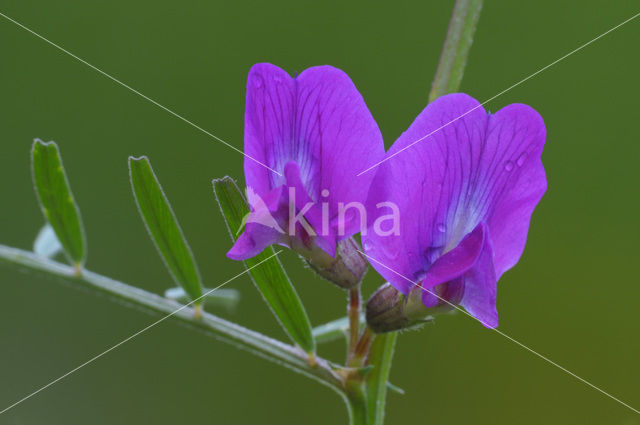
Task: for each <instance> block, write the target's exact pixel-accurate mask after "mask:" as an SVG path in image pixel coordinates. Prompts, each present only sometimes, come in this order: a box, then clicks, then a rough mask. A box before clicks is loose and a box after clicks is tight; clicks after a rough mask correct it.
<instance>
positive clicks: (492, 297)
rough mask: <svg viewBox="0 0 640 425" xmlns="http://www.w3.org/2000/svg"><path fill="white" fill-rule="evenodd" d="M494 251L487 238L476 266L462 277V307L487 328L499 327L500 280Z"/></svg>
mask: <svg viewBox="0 0 640 425" xmlns="http://www.w3.org/2000/svg"><path fill="white" fill-rule="evenodd" d="M492 251H493V250H492V247H491V242H490V240H489V238H487V237H485V239H484V243H483V247H482V251H481V253H480V256H479V257H478V259H477V261H476V264H475V265H474V266H473V268H471V270H469V271H467V272H466V273H465V274H464V276H463V277H462V279H463V281H464V295H463V296H462V301H460V305H462V306H463V307H464V308H465V310H467V312H468V313H469V314H471V315H472V316H473V317H475V318H476V319H478V320H479V321H480V323H482V324H483V325H484V326H485V327H487V328H495V327H497V326H498V310H497V309H496V294H497V291H498V287H497V282H498V278H497V276H496V272H495V269H494V264H493V258H492V257H493V252H492Z"/></svg>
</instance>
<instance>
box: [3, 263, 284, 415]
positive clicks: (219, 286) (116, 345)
mask: <svg viewBox="0 0 640 425" xmlns="http://www.w3.org/2000/svg"><path fill="white" fill-rule="evenodd" d="M281 252H282V251H278V252H276V253H274V254H272V255H270V256H268V257H267V258H265V259H264V260H262V261H260V262H259V263H257V264H254V265H253V266H251V267H249V268H247V269H246V270H245V271H243V272H242V273H238V274H237V275H235V276H234V277H232V278H231V279H229V280H227V281H226V282H223V283H221V284H220V285H218V286H216V287H215V288H213V289H211V290H209V291H207V292H205V293H204V294H202V295H201V296H199V297H198V298H196V299H195V300H193V301H191V302H189V303H188V304H185V305H183V306H182V307H180V308H179V309H177V310H175V311H173V312H171V313H169V314H168V315H166V316H163V317H161V318H160V319H158V320H156V321H155V322H153V323H152V324H150V325H149V326H147V327H145V328H143V329H141V330H139V331H138V332H136V333H134V334H133V335H130V336H129V337H127V338H125V339H123V340H122V341H120V342H119V343H117V344H115V345H113V346H111V347H110V348H108V349H107V350H105V351H103V352H102V353H100V354H98V355H96V356H93V357H92V358H90V359H89V360H87V361H86V362H84V363H82V364H81V365H79V366H77V367H75V368H73V369H71V370H70V371H69V372H67V373H65V374H64V375H62V376H60V377H58V378H56V379H54V380H53V381H51V382H49V383H48V384H47V385H45V386H43V387H40V388H39V389H37V390H36V391H34V392H32V393H31V394H29V395H27V396H25V397H23V398H21V399H20V400H18V401H16V402H15V403H13V404H12V405H10V406H7V407H5V408H4V409H3V410H2V411H0V415H2V414H3V413H5V412H6V411H8V410H10V409H12V408H14V407H16V406H17V405H19V404H20V403H22V402H24V401H26V400H28V399H30V398H31V397H33V396H34V395H36V394H38V393H39V392H41V391H44V390H46V389H47V388H49V387H50V386H52V385H54V384H55V383H57V382H59V381H61V380H63V379H64V378H66V377H67V376H69V375H71V374H72V373H74V372H77V371H78V370H79V369H82V368H83V367H85V366H87V365H88V364H90V363H93V362H94V361H96V360H98V359H99V358H100V357H102V356H104V355H105V354H107V353H109V352H111V351H113V350H115V349H116V348H118V347H120V346H121V345H122V344H124V343H126V342H128V341H131V340H132V339H133V338H135V337H137V336H138V335H140V334H141V333H143V332H146V331H148V330H149V329H151V328H152V327H154V326H156V325H157V324H159V323H161V322H164V321H165V320H167V319H168V318H169V317H171V316H174V315H175V314H177V313H179V312H180V311H182V310H184V309H185V308H187V307H189V306H190V305H191V304H193V303H195V302H197V301H199V300H201V299H202V298H204V297H206V296H207V295H209V294H211V293H212V292H213V291H215V290H216V289H219V288H222V287H223V286H224V285H226V284H227V283H229V282H231V281H232V280H235V279H237V278H239V277H240V276H242V275H243V274H246V273H248V272H249V270H251V269H253V268H255V267H258V266H259V265H260V264H262V263H264V262H265V261H267V260H270V259H271V258H273V257H275V256H276V255H278V254H280V253H281Z"/></svg>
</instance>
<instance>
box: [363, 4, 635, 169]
mask: <svg viewBox="0 0 640 425" xmlns="http://www.w3.org/2000/svg"><path fill="white" fill-rule="evenodd" d="M638 16H640V13H636V14H635V15H633V16H632V17H630V18H629V19H627V20H625V21H623V22H621V23H619V24H618V25H616V26H615V27H613V28H610V29H609V30H607V31H605V32H603V33H602V34H600V35H599V36H597V37H596V38H594V39H592V40H590V41H588V42H586V43H584V44H583V45H581V46H580V47H577V48H575V49H573V50H572V51H570V52H569V53H567V54H566V55H564V56H562V57H560V58H558V59H556V60H554V61H553V62H551V63H550V64H549V65H547V66H545V67H542V68H540V69H539V70H537V71H536V72H534V73H533V74H531V75H529V76H528V77H526V78H523V79H522V80H520V81H518V82H517V83H515V84H513V85H511V86H510V87H507V88H506V89H504V90H502V91H501V92H500V93H498V94H496V95H495V96H492V97H490V98H489V99H487V100H485V101H484V102H482V103H481V104H479V105H478V106H476V107H474V108H472V109H470V110H468V111H467V112H465V113H464V114H462V115H460V116H459V117H457V118H454V119H452V120H451V121H449V122H448V123H446V124H444V125H442V126H441V127H438V128H437V129H435V130H433V131H432V132H431V133H429V134H427V135H426V136H423V137H421V138H419V139H418V140H416V141H414V142H411V143H410V144H409V145H407V146H405V147H404V148H402V149H400V150H399V151H398V152H394V153H393V154H391V155H389V156H388V157H386V158H384V159H383V160H382V161H379V162H376V163H375V164H373V165H372V166H371V167H369V168H367V169H366V170H364V171H361V172H360V173H358V177H360V176H361V175H363V174H364V173H366V172H368V171H371V170H373V169H374V168H376V167H377V166H379V165H380V164H382V163H384V162H386V161H388V160H390V159H391V158H393V157H394V156H396V155H398V154H400V153H402V152H404V151H405V150H407V149H409V148H410V147H412V146H413V145H415V144H416V143H419V142H421V141H423V140H424V139H426V138H427V137H429V136H431V135H432V134H434V133H437V132H438V131H440V130H442V129H443V128H445V127H447V126H448V125H450V124H453V123H454V122H456V121H458V120H459V119H460V118H463V117H465V116H466V115H468V114H470V113H471V112H473V111H475V110H476V109H478V108H480V107H482V106H484V105H486V104H487V103H489V102H491V101H492V100H494V99H495V98H497V97H499V96H502V95H503V94H505V93H506V92H508V91H510V90H511V89H514V88H516V87H518V86H519V85H520V84H522V83H524V82H525V81H527V80H529V79H531V78H533V77H535V76H536V75H538V74H540V73H541V72H543V71H545V70H547V69H549V68H551V67H552V66H553V65H555V64H557V63H558V62H560V61H562V60H564V59H566V58H568V57H569V56H571V55H573V54H574V53H576V52H578V51H580V50H582V49H584V48H585V47H587V46H588V45H590V44H591V43H594V42H596V41H598V40H599V39H601V38H602V37H604V36H605V35H607V34H609V33H610V32H612V31H615V30H617V29H618V28H620V27H621V26H623V25H624V24H626V23H629V22H631V21H632V20H634V19H636V18H637V17H638Z"/></svg>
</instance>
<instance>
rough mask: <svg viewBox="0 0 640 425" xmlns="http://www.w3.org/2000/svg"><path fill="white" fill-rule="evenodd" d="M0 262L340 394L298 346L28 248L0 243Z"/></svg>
mask: <svg viewBox="0 0 640 425" xmlns="http://www.w3.org/2000/svg"><path fill="white" fill-rule="evenodd" d="M3 263H4V264H6V265H7V266H9V267H13V268H16V269H21V270H27V271H32V272H37V273H39V274H42V275H45V276H49V277H53V278H57V279H61V280H63V281H66V282H70V283H72V284H74V285H78V286H80V287H85V288H90V289H92V290H95V291H97V292H99V293H103V294H106V295H108V296H110V297H111V298H113V299H114V300H117V301H124V302H125V303H126V304H129V305H131V306H135V307H143V308H144V309H146V310H148V311H150V312H153V313H158V314H161V315H165V316H167V315H170V316H171V317H170V318H171V319H172V320H175V321H178V322H180V323H182V324H184V325H187V326H189V327H192V328H195V329H198V330H200V331H204V332H205V333H206V334H208V335H210V336H212V337H214V338H216V339H218V340H221V341H224V342H226V343H229V344H231V345H234V346H236V347H238V348H241V349H244V350H247V351H249V352H251V353H253V354H256V355H258V356H260V357H263V358H265V359H267V360H271V361H273V362H275V363H278V364H280V365H282V366H285V367H287V368H289V369H292V370H294V371H296V372H299V373H302V374H303V375H306V376H308V377H310V378H313V379H315V380H316V381H319V382H321V383H322V384H325V385H327V386H329V387H331V388H333V389H334V390H336V391H337V392H338V393H340V394H343V382H342V379H341V378H340V377H339V376H337V375H336V374H335V373H334V372H333V369H332V368H331V366H330V365H329V363H328V362H327V361H326V360H324V359H322V358H319V357H316V358H315V364H314V365H310V364H309V358H308V355H307V354H306V353H304V352H303V351H302V350H301V349H299V348H296V347H294V346H291V345H288V344H285V343H283V342H280V341H278V340H275V339H273V338H269V337H267V336H265V335H262V334H260V333H258V332H255V331H252V330H250V329H247V328H245V327H242V326H240V325H237V324H235V323H232V322H229V321H227V320H224V319H222V318H220V317H217V316H215V315H213V314H210V313H206V312H203V313H202V314H201V315H200V317H196V315H195V314H194V310H193V309H192V308H184V309H182V310H180V311H177V310H178V309H180V308H181V307H182V305H181V304H179V303H177V302H175V301H173V300H170V299H167V298H164V297H161V296H159V295H156V294H153V293H151V292H147V291H144V290H142V289H140V288H136V287H133V286H131V285H127V284H125V283H122V282H118V281H116V280H113V279H111V278H108V277H105V276H102V275H99V274H96V273H92V272H90V271H88V270H84V271H83V272H82V274H80V275H78V274H77V273H76V271H75V269H74V268H73V267H70V266H67V265H65V264H62V263H58V262H56V261H52V260H49V259H46V258H43V257H39V256H37V255H35V254H33V253H31V252H28V251H24V250H21V249H17V248H11V247H8V246H5V245H0V264H3ZM176 311H177V312H176Z"/></svg>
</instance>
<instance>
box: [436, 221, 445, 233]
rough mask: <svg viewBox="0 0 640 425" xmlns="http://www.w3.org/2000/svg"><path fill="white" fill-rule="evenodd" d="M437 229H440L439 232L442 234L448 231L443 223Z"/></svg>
mask: <svg viewBox="0 0 640 425" xmlns="http://www.w3.org/2000/svg"><path fill="white" fill-rule="evenodd" d="M437 229H438V232H440V233H444V232H446V231H447V228H446V226H445V225H444V224H442V223H440V224H438V226H437Z"/></svg>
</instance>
